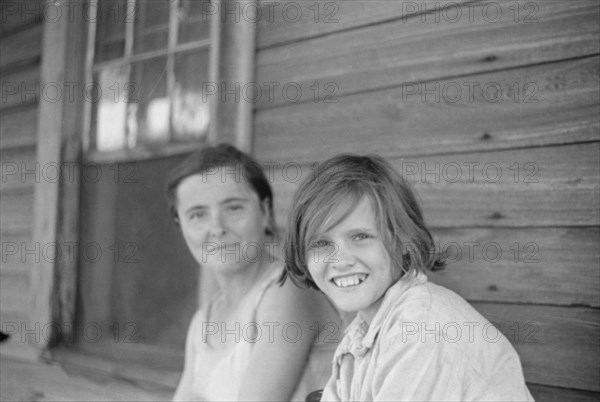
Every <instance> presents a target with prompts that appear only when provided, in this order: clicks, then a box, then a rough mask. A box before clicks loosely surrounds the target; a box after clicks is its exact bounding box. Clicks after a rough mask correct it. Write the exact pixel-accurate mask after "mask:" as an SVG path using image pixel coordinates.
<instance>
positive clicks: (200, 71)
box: [173, 50, 209, 139]
mask: <svg viewBox="0 0 600 402" xmlns="http://www.w3.org/2000/svg"><path fill="white" fill-rule="evenodd" d="M208 57H209V52H208V50H202V51H194V52H187V53H180V54H177V55H176V57H175V88H174V91H173V134H174V137H175V138H177V139H200V138H203V137H205V136H206V133H207V129H208V123H209V113H208V103H207V96H206V95H204V96H203V92H202V89H203V87H205V84H206V83H207V81H208Z"/></svg>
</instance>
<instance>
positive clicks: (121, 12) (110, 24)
mask: <svg viewBox="0 0 600 402" xmlns="http://www.w3.org/2000/svg"><path fill="white" fill-rule="evenodd" d="M126 20H127V1H126V0H106V1H102V0H101V1H99V2H98V10H97V21H98V26H97V28H96V61H104V60H111V59H117V58H120V57H123V55H124V54H125V21H126Z"/></svg>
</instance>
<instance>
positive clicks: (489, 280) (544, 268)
mask: <svg viewBox="0 0 600 402" xmlns="http://www.w3.org/2000/svg"><path fill="white" fill-rule="evenodd" d="M434 237H435V239H436V243H437V244H438V247H439V249H440V250H443V251H445V252H446V254H447V259H448V260H447V261H448V266H447V267H446V269H444V270H442V271H439V272H431V273H429V275H428V276H429V277H430V279H431V280H432V281H433V282H435V283H438V284H440V285H443V286H446V287H448V288H450V289H452V290H454V291H455V292H457V293H458V294H460V295H461V296H463V297H464V298H465V299H467V300H472V301H495V302H503V301H511V302H514V303H533V304H553V305H564V306H569V305H579V306H591V307H600V270H599V269H598V267H600V250H599V248H598V244H600V229H599V228H597V227H595V228H552V229H532V228H523V229H507V228H484V229H447V230H436V231H434Z"/></svg>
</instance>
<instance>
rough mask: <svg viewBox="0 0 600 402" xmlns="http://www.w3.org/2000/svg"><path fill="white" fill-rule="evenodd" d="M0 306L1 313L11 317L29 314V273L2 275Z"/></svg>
mask: <svg viewBox="0 0 600 402" xmlns="http://www.w3.org/2000/svg"><path fill="white" fill-rule="evenodd" d="M29 258H33V257H29ZM0 305H2V311H3V312H5V313H9V314H13V315H14V314H17V315H27V314H28V313H29V273H27V272H24V273H20V274H12V275H5V274H3V275H2V280H1V281H0Z"/></svg>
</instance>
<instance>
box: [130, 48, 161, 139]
mask: <svg viewBox="0 0 600 402" xmlns="http://www.w3.org/2000/svg"><path fill="white" fill-rule="evenodd" d="M166 66H167V58H166V57H157V58H154V59H150V60H145V61H142V62H138V63H134V64H133V65H132V78H133V86H134V89H133V90H132V93H131V94H130V96H131V98H132V99H131V102H133V103H134V104H133V105H132V106H131V108H132V110H133V111H132V112H131V113H132V117H131V118H132V120H133V121H134V122H135V123H132V124H130V125H131V126H135V127H133V128H132V131H133V130H135V132H132V133H131V136H132V137H135V140H132V143H139V142H142V143H148V142H166V141H168V139H169V115H170V108H171V106H170V101H169V98H168V96H167V71H166Z"/></svg>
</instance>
